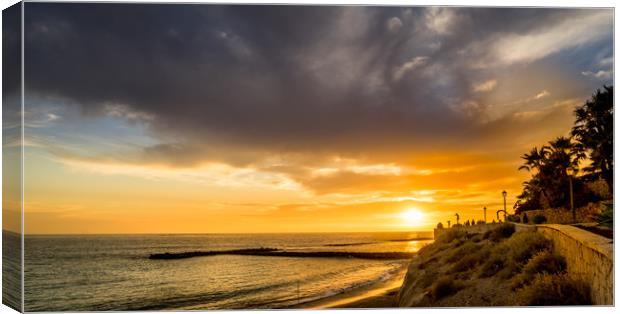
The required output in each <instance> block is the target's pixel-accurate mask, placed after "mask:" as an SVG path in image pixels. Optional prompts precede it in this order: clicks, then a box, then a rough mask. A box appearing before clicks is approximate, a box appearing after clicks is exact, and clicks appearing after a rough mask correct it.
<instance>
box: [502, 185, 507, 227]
mask: <svg viewBox="0 0 620 314" xmlns="http://www.w3.org/2000/svg"><path fill="white" fill-rule="evenodd" d="M506 195H508V193H506V190H504V191H502V196H503V197H504V222H506Z"/></svg>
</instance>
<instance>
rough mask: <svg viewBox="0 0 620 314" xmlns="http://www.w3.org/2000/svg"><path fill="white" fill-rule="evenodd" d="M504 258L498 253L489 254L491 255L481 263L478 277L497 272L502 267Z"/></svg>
mask: <svg viewBox="0 0 620 314" xmlns="http://www.w3.org/2000/svg"><path fill="white" fill-rule="evenodd" d="M504 263H505V259H504V257H502V256H499V255H495V254H493V255H491V257H490V258H489V259H488V260H487V261H486V262H484V264H482V269H481V270H480V277H481V278H485V277H491V276H494V275H495V274H497V273H498V272H499V271H500V270H502V269H503V268H504Z"/></svg>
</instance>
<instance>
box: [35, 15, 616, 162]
mask: <svg viewBox="0 0 620 314" xmlns="http://www.w3.org/2000/svg"><path fill="white" fill-rule="evenodd" d="M26 6H27V10H26V15H27V16H26V19H25V22H26V25H25V30H26V34H25V40H26V45H27V47H28V49H27V50H26V55H25V57H26V60H25V62H26V86H27V90H28V98H29V99H28V101H29V102H33V103H34V102H37V103H54V104H62V105H63V106H67V107H69V108H73V109H75V110H77V111H79V112H80V114H81V116H82V117H91V118H92V117H105V118H113V119H117V120H121V121H125V122H126V123H127V124H129V125H139V126H142V127H143V128H144V130H145V132H146V134H148V136H149V137H150V138H152V139H154V140H153V142H151V143H148V144H143V145H141V146H137V147H134V148H133V149H134V151H133V152H131V153H129V152H128V153H123V154H116V155H115V157H114V158H112V159H115V160H116V161H117V162H127V163H142V164H144V163H157V164H165V165H169V166H183V167H193V166H198V165H200V164H202V163H204V162H218V163H225V164H230V165H235V166H240V167H245V166H248V165H252V166H257V165H259V166H260V164H261V163H263V162H265V160H268V159H269V158H273V157H274V156H278V157H280V158H282V159H283V160H284V161H283V162H282V163H283V164H286V165H287V166H291V165H290V164H291V163H296V164H297V163H298V160H297V159H296V158H297V157H296V156H298V155H299V154H309V155H312V156H313V158H311V159H314V160H315V161H324V160H328V159H329V158H332V157H334V156H342V157H348V158H354V159H359V160H362V159H364V158H371V157H372V158H375V159H381V160H377V162H376V164H382V165H385V164H391V163H395V164H400V163H403V162H405V160H404V159H405V158H406V157H403V156H411V155H415V154H416V153H424V152H429V151H434V150H436V149H438V148H439V149H445V148H450V151H455V150H457V149H470V150H481V149H497V150H502V148H498V147H495V146H494V145H493V144H494V143H495V142H494V140H493V139H492V136H488V134H507V133H510V134H511V136H513V138H514V140H515V141H518V142H523V143H525V142H528V141H531V140H532V138H531V136H530V135H528V134H524V133H527V132H523V131H524V130H531V129H532V128H536V126H535V125H534V124H533V123H537V122H540V120H537V119H551V118H550V117H549V116H548V115H546V114H541V115H540V116H538V115H533V114H532V113H531V112H538V111H540V110H539V109H540V108H532V107H531V106H545V104H543V103H541V102H542V101H548V102H549V103H548V104H546V105H549V104H552V103H553V102H556V101H562V100H566V99H574V98H582V99H583V98H584V97H586V96H587V95H589V93H591V91H592V90H593V88H595V87H597V86H599V85H600V83H601V81H597V82H591V83H587V84H585V83H582V82H581V81H580V79H583V76H584V75H585V76H594V77H597V78H600V79H604V81H603V83H604V82H610V81H609V80H610V79H611V74H609V75H608V74H606V73H607V72H600V71H598V72H588V71H584V70H583V69H588V68H591V67H594V66H603V65H601V64H606V65H609V64H610V62H611V61H609V60H610V58H611V55H610V53H609V51H610V50H609V49H608V47H607V45H605V46H602V43H607V44H608V43H610V42H611V29H612V22H613V20H612V14H613V12H612V11H611V10H602V9H601V10H598V9H591V10H568V9H562V10H533V9H499V8H498V9H473V8H472V9H469V8H438V7H433V8H396V7H386V8H381V7H333V6H332V7H319V6H225V5H224V6H223V5H165V4H161V5H160V4H157V5H137V4H69V3H67V4H46V3H27V4H26ZM601 47H602V48H601ZM601 51H603V54H602V55H601V57H600V59H597V60H596V62H597V63H592V62H590V63H587V62H585V61H579V62H574V63H575V65H574V67H573V66H572V65H570V64H572V63H566V64H569V65H567V66H565V67H558V66H557V64H558V62H556V63H549V64H541V62H543V61H544V60H543V59H545V58H547V59H548V58H551V57H554V56H557V57H558V58H567V55H566V53H568V52H570V53H572V54H573V55H577V56H582V55H583V56H586V55H591V54H590V53H591V52H596V53H599V52H601ZM580 58H586V57H580ZM579 60H581V59H579ZM598 63H600V64H598ZM586 66H587V67H586ZM541 68H544V69H546V71H544V73H543V74H540V75H539V74H538V72H540V69H541ZM515 71H518V72H519V74H518V75H513V73H516V72H515ZM508 73H510V74H511V75H512V77H510V76H508ZM566 73H570V75H566ZM599 73H601V74H599ZM531 77H537V78H536V79H537V80H539V82H540V84H539V85H536V86H532V85H535V84H529V85H528V86H523V84H524V83H519V82H517V83H515V81H518V80H521V82H522V81H523V80H527V81H528V82H529V81H532V80H535V79H531ZM490 78H492V79H490ZM511 80H512V81H511ZM498 82H502V83H501V84H498ZM565 86H576V88H571V89H569V88H566V87H565ZM519 104H521V105H519ZM523 104H528V106H530V107H527V106H525V107H523ZM554 110H560V109H557V108H556V109H554ZM521 111H523V112H521ZM520 112H521V113H520ZM528 112H529V113H528ZM543 112H545V113H546V112H547V111H543ZM47 114H48V115H47V116H45V115H43V116H39V117H38V118H37V119H36V121H37V122H36V124H37V125H41V123H51V122H54V121H55V120H56V119H62V115H60V114H59V113H54V112H50V113H47ZM534 116H536V117H537V119H533V117H534ZM525 117H528V119H524V118H525ZM507 119H514V120H515V121H518V123H516V122H515V124H513V125H512V126H511V129H509V130H507V129H505V127H504V126H502V125H500V124H499V123H498V121H506V120H507ZM67 121H69V120H65V122H67ZM544 127H546V128H551V129H553V130H558V129H561V127H560V126H557V127H550V126H544ZM562 127H564V124H563V125H562ZM532 132H534V133H535V132H536V131H532ZM65 155H67V154H66V152H65ZM119 155H120V157H119ZM377 155H382V156H383V155H384V156H387V157H385V158H377V157H376V156H377ZM390 156H391V157H390ZM74 157H79V156H74ZM102 158H103V157H102ZM108 158H110V156H108ZM316 163H317V164H320V162H316ZM317 166H319V165H317ZM397 166H398V165H397ZM296 167H297V168H299V166H296ZM377 169H383V168H377ZM377 169H375V170H376V171H379V170H377ZM386 169H387V168H386ZM350 170H351V169H349V170H347V171H349V172H348V173H349V174H351V173H353V174H356V173H355V171H350ZM386 171H387V170H386ZM358 172H359V171H358Z"/></svg>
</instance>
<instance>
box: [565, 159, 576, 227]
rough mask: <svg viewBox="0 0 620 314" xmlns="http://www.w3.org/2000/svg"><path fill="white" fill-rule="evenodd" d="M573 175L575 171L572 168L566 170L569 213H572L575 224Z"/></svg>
mask: <svg viewBox="0 0 620 314" xmlns="http://www.w3.org/2000/svg"><path fill="white" fill-rule="evenodd" d="M573 174H575V169H573V167H568V168H566V175H567V176H568V191H569V194H570V211H571V212H572V213H573V223H577V214H576V213H575V206H574V205H573Z"/></svg>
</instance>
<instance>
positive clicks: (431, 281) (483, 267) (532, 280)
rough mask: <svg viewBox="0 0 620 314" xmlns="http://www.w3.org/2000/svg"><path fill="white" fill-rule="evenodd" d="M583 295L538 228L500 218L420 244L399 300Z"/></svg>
mask: <svg viewBox="0 0 620 314" xmlns="http://www.w3.org/2000/svg"><path fill="white" fill-rule="evenodd" d="M545 289H546V290H548V291H546V292H545V293H542V292H543V291H545ZM589 295H590V292H589V290H588V287H587V285H585V284H584V283H582V282H579V281H577V280H575V279H573V278H571V277H570V276H569V275H567V273H566V262H565V260H564V258H563V257H562V256H559V255H557V254H554V253H553V252H552V244H551V242H550V241H548V240H547V239H545V238H544V237H543V236H542V235H541V234H540V233H537V232H529V231H522V232H515V229H514V225H512V224H500V225H497V227H495V228H494V229H491V230H490V231H487V232H486V233H484V234H473V233H467V232H466V231H464V230H462V229H461V228H454V229H450V230H447V231H445V232H443V233H442V234H441V235H440V236H439V238H438V239H436V240H435V242H434V243H433V244H430V245H428V246H425V247H424V248H422V249H421V250H420V251H419V252H418V255H417V256H415V257H414V259H413V260H412V262H411V264H410V265H409V269H408V272H407V276H406V277H405V281H404V283H403V286H402V288H401V290H400V292H399V305H400V306H415V307H424V306H433V307H437V306H439V307H441V306H517V305H568V304H571V305H573V304H584V305H586V304H591V300H590V298H589Z"/></svg>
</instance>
